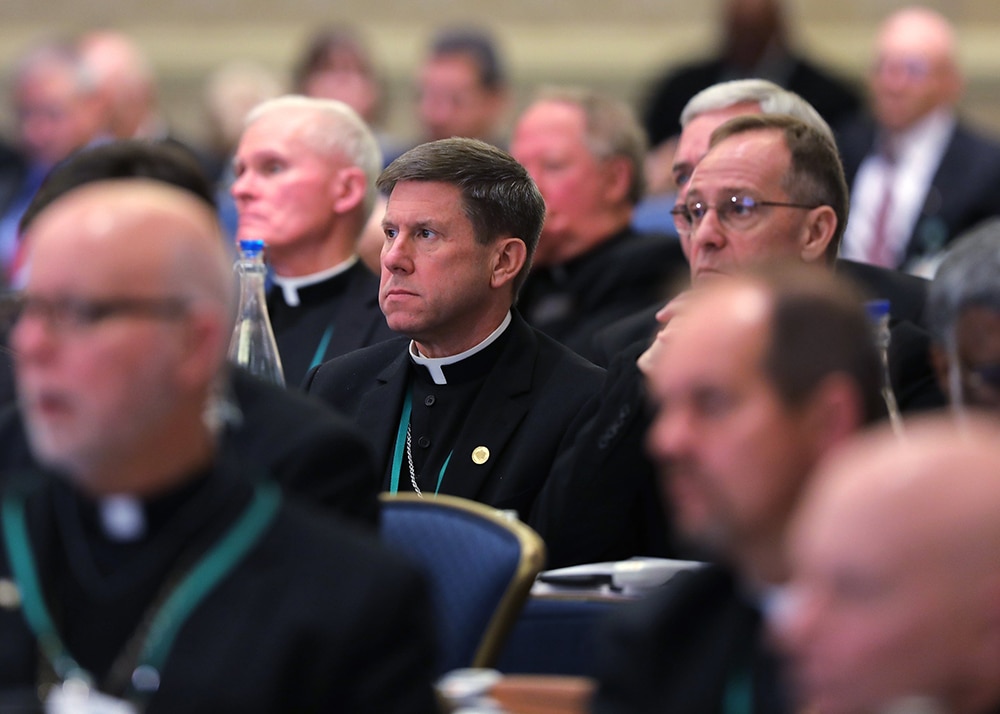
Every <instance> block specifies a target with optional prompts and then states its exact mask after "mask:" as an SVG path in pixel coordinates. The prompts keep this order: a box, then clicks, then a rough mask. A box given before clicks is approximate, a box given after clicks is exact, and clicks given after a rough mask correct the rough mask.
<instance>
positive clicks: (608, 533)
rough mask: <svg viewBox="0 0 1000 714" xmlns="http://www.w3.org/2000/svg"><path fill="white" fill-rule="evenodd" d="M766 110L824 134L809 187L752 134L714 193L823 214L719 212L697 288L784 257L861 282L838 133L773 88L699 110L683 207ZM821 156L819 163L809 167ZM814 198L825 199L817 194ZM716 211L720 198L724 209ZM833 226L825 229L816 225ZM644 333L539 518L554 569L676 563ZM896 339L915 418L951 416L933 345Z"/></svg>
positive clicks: (921, 337) (692, 124) (711, 92)
mask: <svg viewBox="0 0 1000 714" xmlns="http://www.w3.org/2000/svg"><path fill="white" fill-rule="evenodd" d="M755 107H756V109H755ZM761 107H764V108H767V109H768V110H769V111H773V112H774V114H768V116H771V117H774V116H777V115H779V114H780V115H785V116H792V117H799V118H800V119H804V120H805V123H802V122H799V123H798V129H796V130H795V131H796V132H797V133H800V132H803V131H804V129H803V128H802V127H805V126H809V127H812V129H811V130H810V131H808V132H807V133H806V134H804V135H803V136H804V137H806V139H807V140H806V141H805V144H806V145H808V146H811V148H810V150H809V151H808V152H799V153H800V154H802V155H803V156H802V157H800V160H799V163H800V164H801V166H800V168H799V169H797V174H796V175H798V176H800V177H801V176H802V175H806V176H809V180H808V182H799V181H798V180H797V179H795V178H793V177H792V175H793V172H792V162H791V159H792V157H791V154H790V151H789V149H788V148H782V147H781V142H780V141H778V142H777V143H775V142H774V141H772V140H767V141H758V140H757V139H758V138H760V135H765V134H767V133H768V132H770V133H772V134H776V135H778V136H780V135H781V132H782V131H783V130H782V129H779V128H778V125H775V126H774V127H773V128H772V129H771V130H767V131H764V130H761V131H756V130H755V131H752V132H751V131H747V136H749V137H751V140H749V141H748V142H746V145H745V146H741V147H740V151H741V152H743V156H744V158H745V157H746V156H752V157H753V159H752V161H749V162H744V163H745V164H746V166H745V167H744V171H743V173H742V174H741V175H740V177H739V180H738V181H737V180H736V179H735V177H729V178H725V179H724V180H721V181H720V180H719V179H718V177H716V178H715V179H713V184H718V185H714V186H713V187H712V191H713V192H719V191H721V188H725V189H726V190H728V189H737V188H740V189H741V191H740V192H733V195H737V194H738V195H739V196H743V197H747V196H749V197H751V198H753V199H755V200H758V201H760V200H770V201H774V200H778V198H777V197H780V199H781V202H786V203H787V202H791V203H797V204H803V205H806V204H808V205H813V206H815V207H814V208H811V209H806V208H802V207H794V206H758V207H757V209H756V211H755V212H754V215H755V216H756V218H757V219H759V221H760V222H759V223H755V224H753V225H752V228H753V230H752V231H747V230H745V228H746V226H745V225H744V224H741V223H735V224H734V222H733V221H728V219H727V221H728V224H727V225H723V226H721V227H720V225H719V222H718V220H717V219H716V215H717V214H716V209H714V208H712V209H709V210H708V211H707V214H708V218H707V219H706V220H705V222H704V226H703V227H704V228H705V230H704V231H702V233H700V234H699V235H697V236H696V235H692V234H691V233H689V232H686V231H682V233H681V241H682V245H683V246H684V249H685V251H686V253H687V255H688V258H689V259H690V261H691V270H692V272H691V282H692V284H693V285H695V286H697V284H698V283H699V282H701V281H703V280H704V279H705V278H706V277H707V278H709V279H711V278H712V277H715V276H717V275H719V274H725V273H726V272H729V271H731V270H735V269H738V268H740V267H741V266H743V265H745V264H748V263H750V262H754V261H758V260H761V259H765V258H773V257H778V256H787V257H797V258H798V259H799V260H802V261H804V262H815V263H817V264H827V265H833V266H834V270H835V271H836V272H837V273H841V272H847V273H848V275H850V276H852V277H853V276H854V275H855V274H856V273H854V272H853V271H850V270H844V269H843V268H845V267H848V265H849V264H846V263H844V262H842V261H835V260H834V256H835V255H836V245H837V241H838V239H839V237H840V235H841V233H842V231H843V225H844V220H845V218H846V213H847V200H848V199H847V190H846V185H845V183H844V179H843V175H842V173H840V171H839V161H838V159H837V154H836V148H835V147H834V145H833V138H832V133H831V132H830V131H829V128H828V127H827V126H826V124H825V123H824V122H823V121H822V119H820V118H819V116H818V115H817V114H816V112H815V111H814V110H813V109H812V108H811V107H809V105H808V104H805V103H804V102H803V101H802V100H801V99H800V98H798V97H796V96H795V95H794V94H791V93H789V92H786V91H784V90H782V89H780V88H779V87H776V86H775V85H773V84H771V83H769V82H763V81H760V80H745V81H740V82H728V83H725V84H721V85H718V86H716V87H713V88H711V89H708V90H705V91H704V92H702V93H701V94H699V95H697V96H696V97H694V98H693V99H692V100H691V103H690V104H689V106H688V109H689V110H690V111H685V128H684V133H683V134H682V135H681V140H680V143H679V144H678V148H677V155H676V157H677V164H676V166H675V169H676V171H675V173H676V176H677V178H678V182H679V183H680V184H681V185H682V189H681V196H682V198H685V199H686V197H687V190H688V189H689V188H690V187H691V186H692V185H693V180H692V179H691V175H692V173H694V172H695V166H700V164H699V162H701V161H702V160H703V157H704V156H705V155H706V152H707V151H708V149H709V139H710V137H711V136H712V135H713V132H714V131H715V130H716V129H718V128H719V126H720V125H721V124H723V123H724V122H725V121H726V120H727V119H731V118H733V117H746V116H753V115H754V113H755V112H756V111H758V110H759V109H760V108H761ZM748 112H750V113H751V114H748ZM734 120H735V119H734ZM749 121H753V120H752V119H750V120H749ZM796 121H798V120H796ZM744 128H745V129H748V130H749V129H750V127H744ZM773 138H774V137H773V136H772V137H771V139H773ZM798 143H799V144H800V145H801V144H802V143H803V142H801V141H799V142H798ZM729 154H732V152H731V151H730V152H729ZM809 156H811V157H812V159H811V160H807V159H808V157H809ZM820 157H821V158H820ZM726 160H727V161H728V160H729V159H728V158H727V159H726ZM805 186H815V187H822V190H821V191H819V192H818V193H817V191H816V190H813V191H812V192H809V191H807V190H806V189H805V188H804V187H805ZM788 187H793V188H794V191H793V193H791V194H789V191H790V190H793V189H792V188H788ZM703 188H704V187H703ZM699 190H700V191H701V190H702V189H699ZM733 195H729V196H721V195H720V196H719V197H718V200H722V201H726V200H730V201H731V200H733ZM715 200H716V197H714V196H713V197H712V201H715ZM741 200H742V199H741ZM822 202H826V203H827V204H828V205H827V208H829V211H818V208H819V207H820V203H822ZM833 206H836V207H837V208H836V210H834V209H833ZM684 210H685V211H686V210H687V208H685V209H684ZM703 210H704V209H703ZM724 210H725V209H724ZM741 210H742V211H744V212H747V213H749V212H751V210H753V209H750V208H749V207H748V206H743V207H742V209H741ZM821 214H822V216H824V217H825V218H824V220H822V221H816V220H813V219H814V218H819V217H820V215H821ZM683 218H684V216H683V215H681V216H678V226H681V227H683V225H684V223H683ZM859 267H864V271H863V273H864V274H865V275H866V276H867V277H869V278H870V279H871V282H869V283H867V287H868V288H869V292H870V293H871V292H873V291H874V290H878V289H881V287H884V286H891V288H892V290H893V292H891V293H881V292H875V293H874V294H875V295H880V296H882V295H886V294H891V295H892V296H893V297H895V296H896V295H901V296H903V297H905V298H906V299H905V300H901V301H900V302H901V303H902V304H905V305H907V306H908V310H910V311H919V312H920V313H922V308H919V310H918V309H917V308H916V307H915V306H916V305H917V304H920V305H922V303H923V300H924V294H925V290H924V286H923V285H922V283H924V282H926V281H923V280H920V279H917V278H913V277H911V276H902V275H900V274H896V273H893V272H892V271H888V270H886V269H884V268H875V267H872V266H867V267H866V266H859ZM896 278H899V280H896ZM914 293H915V294H914ZM894 304H895V303H894ZM669 314H670V307H669V306H668V307H667V308H666V309H665V310H664V312H663V314H662V315H661V317H662V318H663V319H668V317H669ZM643 322H644V323H645V325H644V326H643V327H641V328H640V330H639V332H638V333H637V336H636V337H635V338H633V339H634V341H633V342H631V344H630V343H628V342H625V343H624V346H623V347H615V349H614V350H613V351H612V354H613V355H614V357H613V359H612V361H611V364H610V367H609V370H608V378H607V381H606V383H605V385H604V388H603V390H602V393H601V396H600V398H599V399H597V400H594V401H593V402H591V404H590V405H589V407H588V410H587V413H585V414H584V415H583V416H581V425H580V426H579V428H578V429H577V430H576V431H575V433H576V434H577V437H576V440H575V442H574V443H573V445H572V447H571V448H569V449H566V450H564V451H563V452H562V454H561V455H560V458H559V460H558V461H557V463H556V465H555V467H554V468H553V473H552V475H551V477H550V478H549V481H548V484H547V486H546V489H545V491H544V492H543V494H542V496H541V498H540V499H539V502H538V505H537V507H536V510H535V513H534V514H533V515H532V517H531V524H532V526H533V527H534V528H535V529H536V530H538V532H539V533H541V534H542V536H543V537H544V538H545V540H546V545H547V546H548V550H549V558H550V564H551V565H554V566H555V565H572V564H575V563H581V562H588V561H598V560H609V559H617V558H624V557H629V556H632V555H664V554H671V553H672V552H673V551H672V548H673V546H670V545H667V544H666V543H665V542H664V540H663V538H662V537H658V535H657V534H662V533H663V532H665V531H668V524H665V523H664V521H663V515H662V511H660V510H658V509H655V508H650V506H649V503H650V501H649V494H650V493H651V492H653V491H654V488H653V485H652V481H653V471H652V466H651V464H650V463H649V460H648V458H646V455H645V453H644V451H643V446H642V445H643V438H644V434H645V431H646V424H647V412H646V409H645V404H644V385H643V383H642V376H641V374H640V371H639V366H638V364H637V362H636V360H637V358H638V357H639V355H641V354H642V353H643V352H644V350H645V349H646V348H647V347H648V346H649V342H650V335H651V334H652V333H653V332H654V331H655V329H656V328H655V325H656V320H655V319H653V316H652V315H651V314H647V315H645V316H643V317H641V318H640V324H641V323H643ZM892 333H893V334H892V341H891V344H890V348H889V360H890V376H891V379H892V384H893V387H894V390H895V394H896V397H897V401H898V402H899V404H900V405H901V407H902V408H903V410H904V411H908V410H911V409H920V408H929V407H937V406H941V405H943V403H944V397H943V395H942V394H941V392H940V390H939V389H938V387H937V384H936V382H935V377H934V372H933V370H932V369H931V366H930V362H929V358H928V354H927V350H928V348H929V344H930V341H929V336H928V335H927V333H926V332H924V331H923V330H921V329H920V328H919V327H918V326H916V325H913V324H911V323H909V322H907V321H898V324H894V326H893V330H892ZM625 334H627V332H626V333H625ZM598 515H600V517H598ZM665 549H666V552H664V550H665Z"/></svg>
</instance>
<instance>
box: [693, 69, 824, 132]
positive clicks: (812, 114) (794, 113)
mask: <svg viewBox="0 0 1000 714" xmlns="http://www.w3.org/2000/svg"><path fill="white" fill-rule="evenodd" d="M747 103H754V104H757V105H759V106H760V111H761V113H762V114H787V115H788V116H791V117H795V118H796V119H798V120H800V121H802V122H805V123H806V124H808V125H809V126H811V127H813V128H814V129H817V130H818V131H820V132H821V133H823V134H824V135H826V137H827V138H828V139H830V141H833V140H834V138H833V131H832V130H831V129H830V125H829V124H827V123H826V121H825V120H824V119H823V117H821V116H820V115H819V112H817V111H816V110H815V109H814V108H813V106H812V104H810V103H809V102H807V101H806V100H805V99H803V98H802V97H800V96H799V95H798V94H796V93H795V92H789V91H788V90H787V89H782V88H781V87H779V86H778V85H777V84H775V83H774V82H769V81H767V80H766V79H734V80H732V81H731V82H719V83H718V84H713V85H712V86H711V87H708V88H707V89H703V90H701V91H700V92H698V93H697V94H696V95H694V96H693V97H691V99H690V100H689V101H688V103H687V104H686V105H685V106H684V111H682V112H681V127H682V128H683V127H685V126H687V124H688V122H690V121H692V120H693V119H694V118H695V117H697V116H699V115H701V114H707V113H708V112H716V111H719V110H720V109H728V108H729V107H731V106H734V105H736V104H747Z"/></svg>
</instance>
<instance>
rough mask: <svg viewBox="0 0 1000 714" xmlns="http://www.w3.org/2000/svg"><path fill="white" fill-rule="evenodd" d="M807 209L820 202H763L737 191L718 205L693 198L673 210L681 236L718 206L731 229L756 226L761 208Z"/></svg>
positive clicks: (722, 221) (721, 215) (723, 220)
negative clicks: (812, 203)
mask: <svg viewBox="0 0 1000 714" xmlns="http://www.w3.org/2000/svg"><path fill="white" fill-rule="evenodd" d="M769 207H777V208H803V209H806V210H810V211H811V210H812V209H814V208H819V206H816V205H810V204H805V203H789V202H787V201H761V200H759V199H756V198H754V197H753V196H748V195H747V194H744V193H734V194H732V195H731V196H730V197H729V198H728V199H723V200H722V201H719V202H718V203H717V204H715V205H714V206H713V205H712V204H710V203H708V202H706V201H700V200H697V199H694V198H689V200H688V201H687V202H685V203H679V204H677V205H676V206H674V208H673V210H671V211H670V215H671V216H673V218H674V226H675V227H676V228H677V232H678V233H680V234H681V235H687V234H689V233H691V232H692V231H694V230H696V229H697V228H698V226H700V225H701V222H702V220H703V219H704V218H705V216H706V215H707V214H708V212H709V210H711V209H715V213H716V215H717V216H718V218H719V223H721V224H722V225H723V226H725V227H726V228H728V229H730V230H734V231H745V230H749V229H751V228H753V227H754V226H755V225H756V224H757V221H758V220H760V216H761V214H762V211H761V209H763V208H769Z"/></svg>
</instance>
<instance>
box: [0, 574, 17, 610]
mask: <svg viewBox="0 0 1000 714" xmlns="http://www.w3.org/2000/svg"><path fill="white" fill-rule="evenodd" d="M20 606H21V591H20V590H18V588H17V583H15V582H14V581H13V580H8V579H7V578H0V607H2V608H3V609H4V610H16V609H17V608H19V607H20Z"/></svg>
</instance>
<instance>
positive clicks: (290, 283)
mask: <svg viewBox="0 0 1000 714" xmlns="http://www.w3.org/2000/svg"><path fill="white" fill-rule="evenodd" d="M357 262H358V256H357V255H352V256H351V257H350V258H348V259H347V260H345V261H344V262H342V263H337V264H336V265H335V266H333V267H332V268H327V269H326V270H321V271H319V272H318V273H311V274H309V275H296V276H294V277H289V278H286V277H282V276H281V275H274V276H273V280H274V284H275V285H277V286H278V287H279V288H281V292H282V294H283V295H284V296H285V302H286V303H288V305H290V306H291V307H296V306H297V305H298V304H299V290H301V289H302V288H308V287H309V286H310V285H316V284H317V283H322V282H323V281H324V280H329V279H330V278H332V277H334V276H336V275H340V274H341V273H343V272H346V271H347V270H349V269H350V268H351V266H353V265H354V264H355V263H357Z"/></svg>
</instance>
